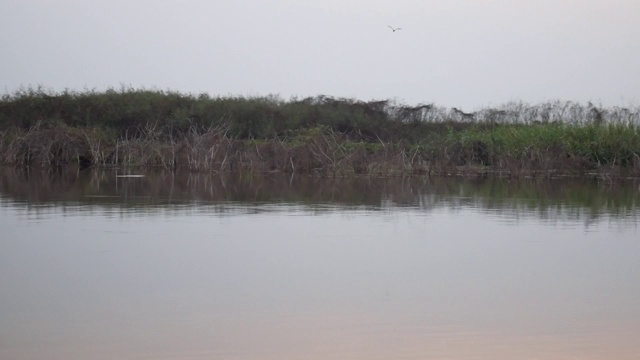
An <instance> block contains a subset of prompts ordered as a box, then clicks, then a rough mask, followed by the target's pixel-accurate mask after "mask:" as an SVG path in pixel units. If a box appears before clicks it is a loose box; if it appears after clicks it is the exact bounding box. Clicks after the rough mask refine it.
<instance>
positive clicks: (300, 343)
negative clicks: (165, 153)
mask: <svg viewBox="0 0 640 360" xmlns="http://www.w3.org/2000/svg"><path fill="white" fill-rule="evenodd" d="M122 175H145V176H144V177H121V176H122ZM639 224H640V181H638V180H627V181H625V182H623V183H620V184H611V183H601V182H597V181H595V180H591V179H586V180H581V181H578V180H554V181H546V180H545V181H543V180H538V181H533V180H526V181H509V180H508V179H462V178H392V179H368V178H353V179H317V178H310V177H298V176H293V177H291V176H285V175H272V176H249V175H238V174H236V175H224V176H219V175H206V174H191V173H181V174H174V173H171V172H169V171H161V170H158V171H153V172H147V173H140V172H135V171H133V170H129V171H128V172H127V171H123V170H102V171H98V170H96V171H90V170H85V171H78V170H75V169H74V170H71V169H68V170H56V171H42V170H33V169H32V170H16V169H7V168H0V229H1V233H0V289H2V290H1V292H0V358H2V359H234V360H235V359H243V360H244V359H267V360H270V359H313V360H316V359H318V360H320V359H363V360H364V359H367V360H371V359H510V360H513V359H638V358H640V229H639Z"/></svg>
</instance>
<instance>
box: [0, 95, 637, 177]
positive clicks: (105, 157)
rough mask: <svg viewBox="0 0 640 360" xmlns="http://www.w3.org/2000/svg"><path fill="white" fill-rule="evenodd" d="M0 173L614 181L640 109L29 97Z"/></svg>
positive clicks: (21, 102) (14, 121)
mask: <svg viewBox="0 0 640 360" xmlns="http://www.w3.org/2000/svg"><path fill="white" fill-rule="evenodd" d="M0 163H2V164H7V165H21V166H23V165H24V166H27V165H46V166H51V165H54V166H63V165H69V164H78V165H80V166H81V167H87V166H91V165H94V166H109V165H118V166H162V167H166V168H172V169H174V168H184V169H189V170H192V171H208V172H229V171H240V170H243V171H252V172H259V173H262V172H288V173H304V174H314V175H321V176H344V175H351V174H362V175H370V176H390V175H397V174H460V173H464V174H486V173H492V174H499V175H508V176H514V177H523V176H542V177H553V176H561V175H562V176H564V175H574V176H582V175H586V174H592V175H596V176H600V177H602V178H608V179H610V178H616V177H626V176H638V175H640V109H626V108H618V107H616V108H602V107H599V106H595V105H593V104H591V103H588V104H586V105H582V104H578V103H573V102H549V103H544V104H538V105H527V104H523V103H509V104H506V105H503V106H501V107H499V108H488V109H483V110H481V111H478V112H476V113H465V112H463V111H461V110H459V109H456V108H452V109H448V108H442V107H437V106H434V105H420V106H415V107H410V106H404V105H399V104H395V103H392V102H390V101H370V102H362V101H357V100H353V99H336V98H333V97H328V96H318V97H311V98H306V99H290V100H287V101H285V100H282V99H280V98H278V97H273V96H272V97H255V98H242V97H219V98H212V97H209V96H208V95H206V94H202V95H191V94H180V93H175V92H164V91H150V90H136V89H121V90H108V91H105V92H96V91H85V92H69V91H65V92H62V93H52V92H48V91H45V90H42V89H28V90H23V91H18V92H16V93H14V94H11V95H5V96H3V97H2V99H1V100H0Z"/></svg>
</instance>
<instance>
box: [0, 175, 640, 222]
mask: <svg viewBox="0 0 640 360" xmlns="http://www.w3.org/2000/svg"><path fill="white" fill-rule="evenodd" d="M116 175H117V171H116V170H103V171H78V170H77V169H68V170H64V171H63V170H59V171H42V170H31V171H26V170H22V169H11V168H0V201H4V202H7V201H11V202H12V203H13V206H18V204H23V205H24V206H25V207H27V208H29V209H30V211H32V212H37V211H45V210H46V209H47V208H48V207H51V206H56V207H63V208H66V209H67V211H74V210H78V211H85V210H87V207H91V206H94V205H96V206H100V208H101V209H108V210H110V211H113V212H122V213H127V212H131V213H138V214H139V213H141V212H153V211H160V210H163V211H166V210H167V209H171V210H191V211H197V212H213V213H225V214H227V213H228V214H233V213H237V212H240V213H244V212H259V211H275V210H277V209H278V205H287V206H286V207H285V208H286V209H289V207H290V206H293V205H296V206H299V207H300V210H305V211H312V212H321V211H327V210H328V211H332V210H335V209H351V210H353V209H354V208H358V209H364V210H369V211H377V210H382V211H384V210H389V209H396V210H397V209H398V208H405V209H410V210H418V211H421V212H429V211H432V210H434V209H443V208H446V209H450V210H455V209H460V208H467V207H471V208H475V209H478V210H479V211H486V212H492V213H494V214H500V215H502V216H504V217H505V218H508V219H511V220H517V219H519V218H521V217H531V216H534V217H536V218H538V219H540V220H543V221H548V222H555V221H562V220H568V221H574V220H580V221H583V222H584V223H585V224H586V225H587V226H588V225H589V224H591V223H595V222H598V221H599V220H600V219H605V220H606V219H610V218H615V219H617V220H620V221H623V220H628V222H629V223H632V224H636V223H637V222H638V221H637V220H638V218H637V216H638V211H637V209H638V205H639V204H640V179H636V180H628V181H626V182H624V183H621V184H615V185H612V184H602V183H598V182H597V181H594V180H589V179H587V180H575V179H574V180H554V181H547V180H537V181H534V180H525V181H510V180H508V179H463V178H427V177H425V178H390V179H376V178H373V179H372V178H338V179H320V178H314V177H303V176H294V177H290V176H286V175H282V174H274V175H272V176H266V177H264V176H248V175H239V174H231V175H229V174H227V175H210V174H199V173H188V172H183V173H173V172H170V171H163V170H158V171H155V172H147V173H145V175H146V176H145V177H135V178H117V177H116ZM2 198H4V200H2Z"/></svg>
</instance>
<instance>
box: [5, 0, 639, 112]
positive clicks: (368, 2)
mask: <svg viewBox="0 0 640 360" xmlns="http://www.w3.org/2000/svg"><path fill="white" fill-rule="evenodd" d="M388 25H392V26H394V27H401V28H402V30H399V31H396V32H395V33H394V32H392V31H391V29H389V28H388V27H387V26H388ZM638 64H640V1H639V0H531V1H529V0H504V1H498V0H437V1H436V0H351V1H349V0H295V1H294V0H264V1H263V0H185V1H176V0H173V1H169V0H164V1H163V0H126V1H123V0H109V1H105V0H91V1H88V0H55V1H54V0H51V1H44V0H0V92H2V93H7V92H13V91H15V90H16V89H18V88H19V87H21V86H23V87H26V86H38V85H42V86H43V87H45V88H47V89H51V90H62V89H65V88H68V89H71V90H83V89H86V88H88V89H97V90H103V89H106V88H109V87H115V88H120V86H121V85H126V86H132V87H135V88H139V87H144V88H149V89H161V90H176V91H181V92H190V93H201V92H206V93H209V94H210V95H213V96H216V95H222V96H226V95H243V96H255V95H269V94H278V95H280V96H281V97H283V98H285V99H288V98H289V97H290V96H298V97H306V96H312V95H319V94H326V95H331V96H337V97H353V98H357V99H360V100H372V99H395V100H398V101H400V102H402V103H405V104H409V105H413V104H418V103H435V104H436V105H441V106H448V107H452V106H456V107H461V108H463V109H466V110H474V109H478V108H481V107H485V106H491V105H499V104H503V103H505V102H508V101H513V100H516V101H518V100H522V101H525V102H531V103H537V102H541V101H546V100H556V99H558V100H573V101H580V102H586V101H592V102H596V103H601V104H603V105H605V106H613V105H619V106H627V105H637V104H638V103H639V102H640V66H639V65H638Z"/></svg>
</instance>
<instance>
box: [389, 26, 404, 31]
mask: <svg viewBox="0 0 640 360" xmlns="http://www.w3.org/2000/svg"><path fill="white" fill-rule="evenodd" d="M387 26H388V27H389V29H391V30H393V32H396V30H402V28H394V27H393V26H391V25H387Z"/></svg>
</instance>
